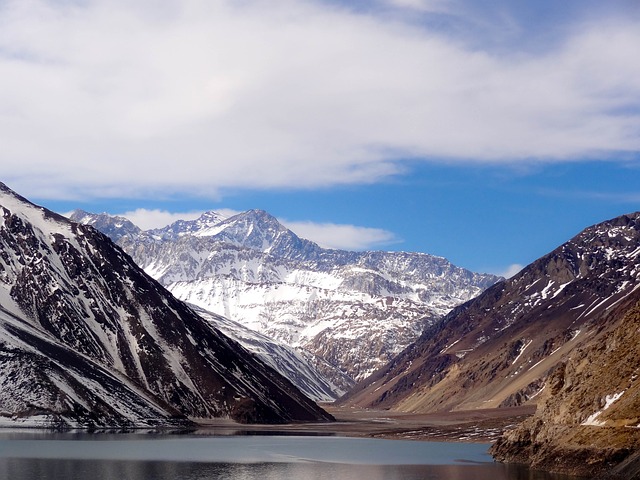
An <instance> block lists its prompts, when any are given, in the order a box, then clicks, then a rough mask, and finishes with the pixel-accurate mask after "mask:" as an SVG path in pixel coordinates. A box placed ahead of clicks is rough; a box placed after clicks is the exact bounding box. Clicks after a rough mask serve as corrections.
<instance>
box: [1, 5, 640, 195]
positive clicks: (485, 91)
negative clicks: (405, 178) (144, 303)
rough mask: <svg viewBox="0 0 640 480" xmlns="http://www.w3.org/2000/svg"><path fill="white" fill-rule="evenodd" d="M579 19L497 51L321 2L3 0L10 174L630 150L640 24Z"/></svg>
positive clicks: (218, 184) (317, 175)
mask: <svg viewBox="0 0 640 480" xmlns="http://www.w3.org/2000/svg"><path fill="white" fill-rule="evenodd" d="M390 1H392V2H395V3H396V5H398V4H404V5H406V6H411V5H413V6H414V7H424V8H427V9H428V8H431V6H437V5H446V2H426V1H422V0H390ZM434 8H435V7H434ZM569 30H570V32H571V33H570V34H569V36H568V37H567V38H566V39H565V40H564V41H563V42H560V43H559V44H558V46H557V47H556V48H554V49H552V50H545V51H544V52H540V53H536V54H532V53H528V54H518V52H512V53H510V54H504V55H498V54H495V53H492V52H490V51H483V50H482V48H481V47H480V46H474V47H473V48H472V47H469V46H466V45H469V43H468V42H460V41H457V39H456V38H454V37H452V35H453V34H452V33H451V32H448V33H447V34H446V35H445V34H444V33H443V32H435V31H429V30H427V29H425V28H421V27H420V26H418V25H416V24H415V23H412V22H403V20H402V19H399V18H394V19H393V20H390V19H388V18H386V17H384V16H377V15H375V14H358V13H355V12H353V11H350V10H347V9H343V8H337V7H335V5H334V6H330V5H328V4H323V3H321V2H314V1H311V0H297V1H296V0H274V1H272V2H261V1H257V0H247V1H243V2H236V1H232V0H164V1H163V2H150V1H142V2H126V1H124V0H109V1H107V0H92V1H89V2H50V1H47V0H33V1H29V2H19V1H10V2H4V3H1V4H0V78H2V89H0V144H1V145H2V150H1V151H0V164H1V165H2V170H3V171H2V173H3V180H4V181H6V182H9V183H10V184H11V185H12V186H14V188H16V189H17V190H19V191H21V192H22V193H24V194H25V195H27V196H33V197H37V198H45V197H49V198H61V197H65V198H73V197H77V198H81V197H85V198H86V197H122V196H149V195H156V196H157V195H167V196H170V195H173V194H178V193H182V194H184V193H189V194H193V195H200V196H209V197H219V195H220V191H221V190H223V189H225V188H244V187H246V188H280V187H287V188H291V187H293V188H313V187H318V186H327V185H335V184H349V183H365V182H376V181H378V180H380V179H381V178H384V177H388V176H390V175H394V174H397V173H398V172H402V171H403V165H402V162H401V160H400V159H405V158H413V159H415V158H425V159H432V160H433V159H440V160H446V161H449V162H453V161H463V162H469V161H479V162H508V163H513V162H523V161H530V160H532V159H538V160H540V159H542V160H546V161H564V160H574V159H576V158H581V157H585V156H599V157H612V156H613V155H614V154H618V153H622V154H624V153H625V152H637V151H638V150H640V138H639V137H638V135H637V124H638V112H637V106H638V104H639V103H640V62H638V61H637V59H636V56H637V52H636V48H635V46H636V45H639V44H640V30H639V29H638V28H637V23H636V22H635V21H634V19H628V20H624V19H623V20H619V21H615V22H614V21H609V20H607V19H604V20H603V21H600V22H597V23H593V24H590V23H585V24H582V25H572V26H571V28H570V29H569ZM629 106H635V108H636V110H633V108H632V109H629Z"/></svg>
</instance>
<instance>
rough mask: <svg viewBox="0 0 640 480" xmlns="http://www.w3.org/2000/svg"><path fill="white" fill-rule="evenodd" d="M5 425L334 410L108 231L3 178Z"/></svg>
mask: <svg viewBox="0 0 640 480" xmlns="http://www.w3.org/2000/svg"><path fill="white" fill-rule="evenodd" d="M0 359H1V361H0V425H27V426H47V427H65V426H82V427H89V428H105V427H114V426H118V427H126V426H137V427H140V426H145V425H146V426H155V425H172V424H173V425H176V424H179V425H187V424H190V423H192V422H193V421H198V420H202V419H214V418H226V419H232V420H236V421H239V422H250V423H255V422H260V423H283V422H295V421H328V420H331V416H330V415H328V414H327V413H326V412H324V411H323V410H322V409H320V408H319V407H318V406H317V405H316V404H315V403H314V402H312V401H311V400H309V399H308V398H307V397H306V396H304V395H303V394H302V393H301V392H300V391H299V390H298V389H297V388H296V387H295V386H294V385H293V384H292V383H291V382H290V381H288V380H287V379H285V378H284V377H282V376H281V375H280V374H279V373H277V372H276V371H275V370H274V369H272V368H271V367H269V366H267V365H266V364H265V363H263V362H262V361H261V360H259V359H258V358H257V357H256V356H255V355H253V354H252V353H250V352H249V351H247V350H245V349H244V348H243V347H241V346H240V345H239V344H238V343H237V342H236V341H234V340H232V339H230V338H228V337H227V336H225V335H223V334H222V333H221V332H220V331H219V330H217V329H215V328H214V327H213V326H212V325H211V323H210V322H208V321H206V320H205V319H203V318H202V317H201V316H200V315H198V314H197V313H196V312H195V311H194V310H193V309H191V308H190V307H188V306H187V305H186V304H185V303H183V302H181V301H179V300H177V299H176V298H175V297H174V296H173V295H171V294H170V293H169V292H168V291H167V290H166V289H165V288H164V287H162V286H161V285H160V284H159V283H158V282H156V281H155V280H153V279H152V278H151V277H149V276H148V275H147V274H145V273H144V272H143V271H142V269H140V268H139V267H138V266H137V265H136V264H135V263H134V262H133V261H132V260H131V258H130V257H129V256H128V255H127V254H125V253H124V252H123V251H122V250H121V249H120V248H118V247H117V246H115V245H114V243H113V242H112V241H111V240H110V239H109V238H108V237H106V236H105V235H103V234H102V233H100V232H98V231H97V230H96V229H94V228H92V227H88V226H85V225H81V224H78V223H75V222H71V221H69V220H68V219H66V218H64V217H62V216H60V215H57V214H55V213H53V212H51V211H49V210H47V209H45V208H42V207H39V206H36V205H34V204H32V203H30V202H29V201H27V200H26V199H24V198H22V197H20V196H19V195H18V194H16V193H15V192H13V191H11V190H10V189H9V188H8V187H6V186H5V185H4V184H1V183H0Z"/></svg>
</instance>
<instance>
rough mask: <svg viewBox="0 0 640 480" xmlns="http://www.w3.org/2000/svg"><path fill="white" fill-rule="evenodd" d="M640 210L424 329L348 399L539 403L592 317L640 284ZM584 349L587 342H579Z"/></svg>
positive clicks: (415, 406) (446, 404)
mask: <svg viewBox="0 0 640 480" xmlns="http://www.w3.org/2000/svg"><path fill="white" fill-rule="evenodd" d="M639 259H640V214H638V213H636V214H632V215H624V216H621V217H619V218H616V219H613V220H610V221H608V222H604V223H602V224H599V225H596V226H594V227H591V228H588V229H586V230H585V231H583V232H582V233H580V234H579V235H577V236H576V237H574V238H573V239H572V240H570V241H569V242H567V243H565V244H564V245H562V246H560V247H559V248H557V249H556V250H554V251H553V252H551V253H549V254H548V255H546V256H544V257H542V258H541V259H539V260H537V261H536V262H534V263H532V264H531V265H529V266H528V267H526V268H525V269H524V270H522V271H521V272H520V273H519V274H518V275H516V276H515V277H513V278H511V279H509V280H506V281H504V282H500V283H498V284H496V285H494V286H493V287H490V288H489V289H487V290H486V291H485V292H484V293H482V294H481V295H480V296H478V297H477V298H476V299H473V300H471V301H469V302H467V303H465V304H463V305H461V306H459V307H457V308H456V309H454V310H453V311H452V312H451V313H450V314H449V315H447V316H446V317H445V318H444V319H443V320H442V321H440V322H438V323H437V324H435V325H434V326H433V327H431V328H429V329H427V330H426V331H425V332H424V333H423V335H422V336H421V337H420V339H419V340H418V341H416V342H415V343H414V344H412V345H411V346H410V347H408V348H407V349H406V350H405V351H404V352H403V353H402V354H400V355H399V356H398V357H396V358H395V359H394V360H393V361H392V362H391V363H390V364H389V365H387V366H386V367H385V368H384V369H382V370H380V371H379V372H377V373H376V374H374V375H373V376H372V377H370V378H369V379H367V380H366V381H364V382H362V383H361V384H359V385H358V386H357V387H356V388H355V389H354V390H352V391H351V392H350V393H349V394H348V396H347V397H345V398H344V399H342V403H344V404H347V405H360V406H364V407H376V408H390V409H397V410H402V411H413V412H427V411H437V410H455V409H475V408H492V407H501V406H515V405H521V404H526V403H536V402H537V399H538V398H539V395H540V394H541V392H542V391H543V390H544V388H545V384H546V383H545V382H546V380H547V378H548V375H549V372H551V371H553V369H554V368H556V366H557V365H558V364H559V363H560V362H562V361H564V360H566V359H567V358H568V357H569V356H571V355H573V354H574V352H575V351H576V348H577V347H578V346H582V345H584V342H585V341H586V342H589V341H590V340H589V339H588V338H587V336H588V335H589V331H590V330H588V328H589V326H590V325H591V324H592V322H595V321H597V320H598V319H600V318H601V317H602V316H603V315H605V314H607V313H608V312H609V311H611V310H612V309H614V308H615V307H616V306H617V305H619V304H621V303H622V302H624V301H625V299H627V298H629V296H630V295H632V293H633V292H634V291H637V290H638V288H639V286H640V282H639V275H640V266H639ZM581 348H582V347H581Z"/></svg>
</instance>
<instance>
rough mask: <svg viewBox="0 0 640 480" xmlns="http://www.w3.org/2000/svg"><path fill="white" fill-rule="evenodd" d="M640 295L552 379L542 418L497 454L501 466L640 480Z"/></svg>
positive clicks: (511, 435) (593, 332)
mask: <svg viewBox="0 0 640 480" xmlns="http://www.w3.org/2000/svg"><path fill="white" fill-rule="evenodd" d="M639 332H640V292H636V293H634V294H633V295H632V298H630V299H628V300H625V301H624V302H621V304H620V306H618V307H617V308H615V309H613V310H612V311H611V313H609V314H607V315H604V316H603V317H601V318H600V319H597V320H595V321H594V322H592V323H591V324H590V325H589V326H588V327H587V328H586V329H585V336H584V338H583V340H582V341H581V342H579V344H578V345H577V346H576V348H575V349H573V352H572V354H571V356H570V357H568V358H567V359H566V360H564V361H562V362H560V363H558V364H557V365H556V366H555V367H554V369H553V370H552V371H551V373H550V375H549V376H548V378H547V380H546V382H545V384H546V388H545V390H544V391H543V392H542V393H541V395H540V397H541V398H540V405H539V407H538V410H537V412H536V414H535V415H534V416H533V417H531V418H529V419H527V420H526V421H525V422H523V423H522V424H521V425H520V426H519V427H518V428H516V429H515V430H513V431H510V432H507V433H506V434H505V435H504V436H503V437H502V438H501V439H500V440H498V442H497V443H496V444H495V445H494V446H493V447H492V454H493V455H494V456H495V457H496V458H497V459H498V460H500V461H505V462H515V463H526V464H529V465H531V466H533V467H534V468H537V469H544V470H551V471H557V472H563V473H571V474H576V475H583V476H589V477H590V478H593V477H594V476H596V475H598V476H606V477H615V478H624V479H631V478H640V380H639V376H640V343H639V342H638V339H639Z"/></svg>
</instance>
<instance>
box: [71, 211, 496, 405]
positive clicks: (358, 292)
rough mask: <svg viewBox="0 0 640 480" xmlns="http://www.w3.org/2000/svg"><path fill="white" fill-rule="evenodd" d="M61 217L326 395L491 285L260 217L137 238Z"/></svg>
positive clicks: (487, 278)
mask: <svg viewBox="0 0 640 480" xmlns="http://www.w3.org/2000/svg"><path fill="white" fill-rule="evenodd" d="M70 218H71V219H73V220H74V221H77V222H80V223H85V224H89V225H93V226H94V227H95V228H97V229H99V230H101V231H102V232H104V233H105V234H107V235H109V236H110V237H111V239H112V240H114V241H115V242H116V243H117V244H118V245H119V246H120V247H122V248H123V249H124V250H125V251H126V252H127V253H128V254H129V255H131V257H132V258H133V259H134V260H135V262H136V263H137V264H138V265H139V266H140V267H142V268H143V269H144V270H145V272H147V273H148V274H149V275H151V276H152V277H154V278H155V279H157V280H158V281H159V282H160V283H162V284H163V285H164V286H165V287H166V288H167V289H168V290H169V291H171V292H172V293H173V294H174V295H175V296H176V297H177V298H179V299H181V300H184V301H186V302H189V303H190V304H193V305H197V306H198V307H201V308H203V309H205V310H207V311H209V312H213V313H215V314H217V315H220V316H222V317H225V318H228V319H231V320H233V321H234V322H236V323H238V324H241V325H243V326H245V327H247V328H248V329H250V330H252V331H255V332H258V333H260V334H262V335H266V336H267V337H268V338H271V339H273V340H275V341H279V342H280V343H282V344H285V345H286V346H288V347H292V348H294V349H295V350H296V351H298V352H300V353H301V354H302V355H303V357H304V358H306V359H307V360H308V361H310V362H312V363H313V365H314V367H315V369H316V370H317V371H318V372H319V373H320V376H321V377H323V378H324V379H325V381H324V383H325V385H333V387H332V388H333V394H332V395H333V398H335V397H337V396H339V395H341V394H343V393H345V392H346V391H347V390H349V389H350V388H351V387H352V385H353V384H354V383H355V381H357V380H361V379H364V378H366V377H367V376H368V375H370V374H371V373H372V372H374V371H375V370H376V369H378V368H381V367H382V366H384V365H385V364H386V363H387V362H388V361H390V360H391V359H392V358H393V357H394V356H395V355H397V354H398V353H399V352H401V351H402V349H404V348H405V347H406V346H407V345H409V344H410V343H411V342H412V341H414V340H415V339H416V338H418V337H419V336H420V334H421V333H422V331H423V329H424V328H425V326H427V325H429V324H431V323H432V322H434V321H436V320H438V319H439V318H441V317H442V316H443V315H444V314H446V313H447V312H449V311H450V310H451V309H452V308H453V307H455V306H456V305H458V304H460V303H462V302H464V301H466V300H468V299H470V298H473V297H474V296H476V295H478V294H479V293H480V292H482V291H483V290H484V289H485V288H487V287H488V286H490V285H492V284H494V283H495V282H496V281H498V280H499V277H496V276H494V275H488V274H477V273H473V272H470V271H468V270H465V269H463V268H459V267H456V266H454V265H452V264H451V263H450V262H448V261H447V260H445V259H444V258H441V257H435V256H432V255H427V254H421V253H406V252H351V251H344V250H330V249H324V248H321V247H320V246H318V245H317V244H315V243H313V242H311V241H309V240H305V239H302V238H300V237H298V236H297V235H296V234H295V233H293V232H292V231H290V230H288V229H287V228H285V227H284V226H283V225H282V224H281V223H280V222H279V221H278V220H277V219H276V218H274V217H273V216H271V215H269V214H268V213H266V212H264V211H261V210H249V211H247V212H242V213H240V214H237V215H234V216H232V217H229V218H225V217H223V216H222V215H220V214H218V213H216V212H207V213H205V214H203V215H202V216H201V217H200V218H198V219H197V220H192V221H184V220H180V221H178V222H175V223H173V224H171V225H169V226H167V227H165V228H161V229H154V230H148V231H143V230H141V229H139V228H138V227H136V226H135V225H134V224H132V223H131V222H130V221H128V220H126V219H125V218H122V217H114V216H111V215H107V214H91V213H87V212H84V211H75V212H74V213H73V214H72V215H71V217H70ZM323 389H324V387H323ZM315 398H318V397H317V396H316V397H315ZM322 399H326V398H322Z"/></svg>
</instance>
